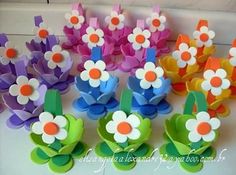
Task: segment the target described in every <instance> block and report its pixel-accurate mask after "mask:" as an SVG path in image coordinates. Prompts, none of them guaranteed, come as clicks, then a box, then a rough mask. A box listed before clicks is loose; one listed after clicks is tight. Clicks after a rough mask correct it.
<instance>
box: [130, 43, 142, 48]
mask: <svg viewBox="0 0 236 175" xmlns="http://www.w3.org/2000/svg"><path fill="white" fill-rule="evenodd" d="M141 46H142V45H141V44H138V43H136V42H134V43H133V44H132V47H133V49H134V50H139V49H140V48H141Z"/></svg>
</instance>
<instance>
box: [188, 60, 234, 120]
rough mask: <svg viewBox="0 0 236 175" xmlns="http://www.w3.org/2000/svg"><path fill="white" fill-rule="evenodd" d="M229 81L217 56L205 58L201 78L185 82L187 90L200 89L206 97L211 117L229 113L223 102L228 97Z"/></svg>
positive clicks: (229, 92) (223, 115)
mask: <svg viewBox="0 0 236 175" xmlns="http://www.w3.org/2000/svg"><path fill="white" fill-rule="evenodd" d="M229 88H230V81H229V79H228V75H227V72H226V71H225V70H224V69H223V67H222V61H221V59H219V58H213V57H210V58H208V60H207V63H206V66H205V70H204V72H203V78H193V79H192V80H191V81H189V82H187V89H188V91H194V90H196V91H201V92H203V93H204V95H205V97H206V99H207V108H208V113H209V114H210V116H211V117H226V116H228V115H229V113H230V109H229V108H228V106H226V105H225V104H223V102H224V101H225V100H226V99H228V98H229V97H230V94H231V90H230V89H229Z"/></svg>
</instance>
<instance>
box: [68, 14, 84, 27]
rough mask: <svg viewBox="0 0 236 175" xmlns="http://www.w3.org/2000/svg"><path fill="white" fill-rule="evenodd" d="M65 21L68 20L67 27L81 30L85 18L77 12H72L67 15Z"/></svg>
mask: <svg viewBox="0 0 236 175" xmlns="http://www.w3.org/2000/svg"><path fill="white" fill-rule="evenodd" d="M65 19H66V20H67V27H69V28H75V29H77V30H78V29H80V28H81V25H82V24H83V23H84V17H83V16H82V15H80V14H79V12H78V11H77V10H72V12H71V13H66V14H65Z"/></svg>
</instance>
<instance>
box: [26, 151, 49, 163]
mask: <svg viewBox="0 0 236 175" xmlns="http://www.w3.org/2000/svg"><path fill="white" fill-rule="evenodd" d="M30 157H31V160H32V161H33V162H35V163H37V164H45V163H47V162H48V161H49V159H50V157H49V156H48V155H47V154H45V153H44V152H43V151H42V150H41V149H40V148H34V149H33V151H32V152H31V155H30Z"/></svg>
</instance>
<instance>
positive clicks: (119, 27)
mask: <svg viewBox="0 0 236 175" xmlns="http://www.w3.org/2000/svg"><path fill="white" fill-rule="evenodd" d="M124 26H125V25H124V23H122V22H121V23H120V24H118V25H117V29H123V28H124Z"/></svg>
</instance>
